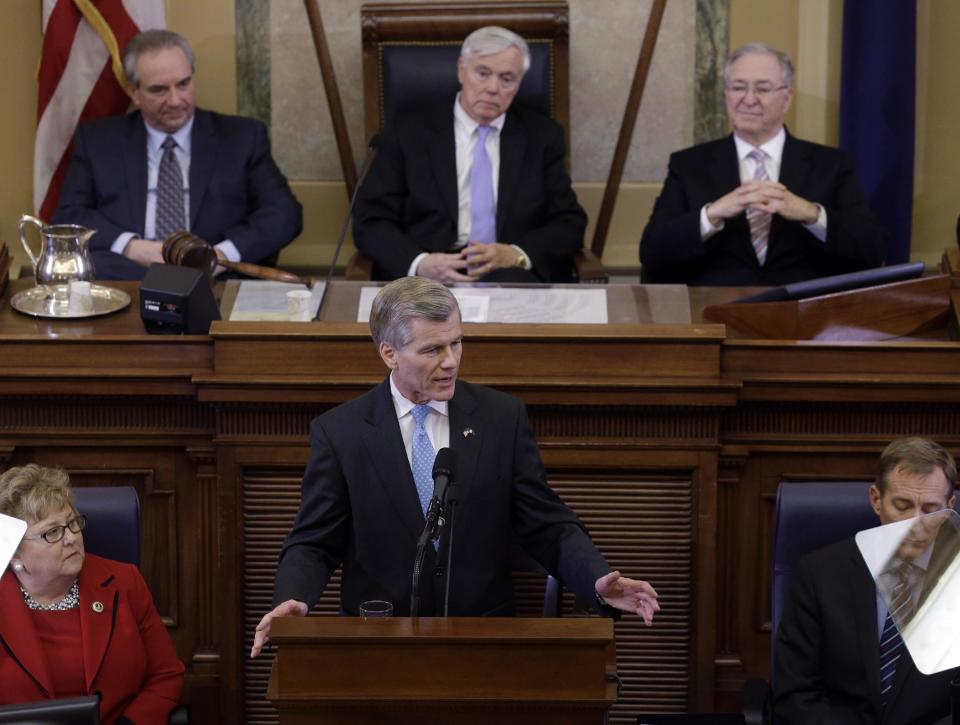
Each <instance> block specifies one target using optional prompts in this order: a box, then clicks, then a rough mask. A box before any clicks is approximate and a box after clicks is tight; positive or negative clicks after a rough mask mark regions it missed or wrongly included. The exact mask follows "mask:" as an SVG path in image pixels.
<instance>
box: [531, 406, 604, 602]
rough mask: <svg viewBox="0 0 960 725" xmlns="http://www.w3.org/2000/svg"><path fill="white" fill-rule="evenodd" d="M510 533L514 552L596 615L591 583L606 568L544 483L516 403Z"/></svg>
mask: <svg viewBox="0 0 960 725" xmlns="http://www.w3.org/2000/svg"><path fill="white" fill-rule="evenodd" d="M516 405H517V408H518V410H517V414H516V416H515V417H514V421H515V423H516V430H515V444H514V485H513V497H514V501H513V528H514V531H515V533H516V535H517V539H518V541H519V543H520V546H521V547H523V549H524V550H525V551H527V553H529V554H530V555H531V556H532V557H533V558H534V559H536V560H537V561H538V562H539V563H540V564H541V565H542V566H543V568H544V569H546V570H547V571H548V572H550V573H551V574H552V575H554V576H556V577H558V578H559V579H560V581H561V582H563V584H564V586H565V587H567V589H569V590H571V591H573V592H574V593H576V595H577V596H578V597H580V599H581V600H582V601H584V602H589V603H590V604H591V605H593V606H594V608H595V609H596V610H597V611H598V612H599V613H602V614H609V613H610V611H609V610H608V608H605V607H603V608H602V607H600V605H599V602H598V600H597V597H596V581H597V579H599V578H600V577H602V576H604V575H605V574H608V573H610V571H612V570H611V568H610V565H609V564H607V562H606V560H605V559H604V558H603V555H602V554H601V553H600V551H599V550H598V549H597V547H596V546H595V545H594V543H593V541H592V540H591V539H590V536H589V535H588V534H587V530H586V528H585V527H584V525H583V524H582V523H581V522H580V519H578V518H577V515H576V514H575V513H574V512H573V511H572V510H571V509H570V508H569V507H568V506H567V505H566V504H565V503H564V502H563V501H562V500H561V499H560V497H559V496H558V495H557V494H556V492H555V491H554V490H553V489H552V488H550V486H549V484H548V483H547V481H546V471H545V470H544V467H543V463H542V461H541V459H540V452H539V449H538V447H537V442H536V440H535V439H534V435H533V429H532V428H531V427H530V421H529V420H528V418H527V414H526V410H525V409H524V407H523V404H522V403H521V402H519V401H516Z"/></svg>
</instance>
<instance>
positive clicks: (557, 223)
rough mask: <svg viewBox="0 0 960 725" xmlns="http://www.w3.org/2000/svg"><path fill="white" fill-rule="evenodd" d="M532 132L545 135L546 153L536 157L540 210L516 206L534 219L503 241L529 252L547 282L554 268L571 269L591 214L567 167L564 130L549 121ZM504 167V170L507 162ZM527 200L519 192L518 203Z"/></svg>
mask: <svg viewBox="0 0 960 725" xmlns="http://www.w3.org/2000/svg"><path fill="white" fill-rule="evenodd" d="M545 121H546V119H545ZM531 132H535V133H538V134H540V133H542V134H543V137H544V146H543V150H542V154H541V156H540V157H539V158H538V159H536V161H537V162H538V163H539V164H540V169H539V174H540V182H541V184H542V200H541V203H540V207H539V209H536V210H535V211H534V210H532V209H514V210H513V211H512V212H511V213H514V214H519V215H521V216H527V215H529V217H530V218H529V219H528V220H525V221H524V223H523V224H522V225H521V226H523V227H525V229H524V230H523V231H521V232H520V233H519V236H518V237H517V238H516V239H501V240H500V241H501V242H503V243H504V244H516V245H517V246H518V247H520V248H521V249H522V250H523V251H524V252H526V254H527V256H528V257H530V262H531V263H532V264H533V269H534V271H535V272H538V273H539V276H541V277H542V278H543V280H544V281H545V282H549V281H551V280H550V271H551V270H568V269H569V268H570V260H571V259H572V258H573V256H574V255H575V254H576V253H577V252H578V251H579V250H580V248H581V247H583V234H584V231H585V230H586V228H587V215H586V212H584V211H583V208H582V207H581V206H580V204H579V202H578V201H577V196H576V194H575V193H574V191H573V186H572V185H571V182H570V176H569V175H568V174H567V170H566V168H564V156H565V151H564V142H563V129H562V128H561V127H560V126H558V125H557V124H555V123H552V122H548V123H545V124H544V128H543V129H537V130H536V131H531ZM532 143H533V140H532V139H528V145H529V144H532ZM500 168H501V170H502V169H503V163H501V165H500ZM525 200H526V196H525V195H524V194H522V193H521V194H519V195H518V200H517V203H523V202H524V201H525ZM498 203H499V202H498ZM509 226H510V227H514V226H516V225H513V224H509ZM508 233H509V232H508Z"/></svg>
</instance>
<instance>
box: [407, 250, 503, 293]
mask: <svg viewBox="0 0 960 725" xmlns="http://www.w3.org/2000/svg"><path fill="white" fill-rule="evenodd" d="M516 262H517V250H516V249H514V248H513V247H511V246H510V245H509V244H501V243H499V242H496V243H495V244H481V243H480V242H468V243H467V246H465V247H464V248H463V249H461V250H460V251H459V252H434V253H432V254H428V255H427V256H426V257H424V258H423V259H421V260H420V264H419V265H418V266H417V276H418V277H428V278H430V279H432V280H434V281H436V282H443V283H445V284H453V283H455V282H476V281H477V280H479V279H480V278H481V277H483V276H484V275H487V274H490V272H492V271H493V270H495V269H504V268H506V267H514V266H516Z"/></svg>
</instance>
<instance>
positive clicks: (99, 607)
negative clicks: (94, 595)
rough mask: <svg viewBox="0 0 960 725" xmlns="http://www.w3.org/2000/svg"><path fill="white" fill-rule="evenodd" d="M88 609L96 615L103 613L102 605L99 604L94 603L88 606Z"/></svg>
mask: <svg viewBox="0 0 960 725" xmlns="http://www.w3.org/2000/svg"><path fill="white" fill-rule="evenodd" d="M90 608H91V609H92V610H93V611H95V612H96V613H97V614H100V613H101V612H102V611H103V604H101V603H100V602H94V603H93V604H91V605H90Z"/></svg>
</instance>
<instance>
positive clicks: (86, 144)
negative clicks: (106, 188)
mask: <svg viewBox="0 0 960 725" xmlns="http://www.w3.org/2000/svg"><path fill="white" fill-rule="evenodd" d="M96 153H97V151H96V148H95V144H94V143H93V139H92V137H91V136H90V135H89V132H88V131H87V129H86V128H85V127H84V126H83V125H81V126H80V127H78V128H77V132H76V134H74V137H73V156H71V158H70V165H69V167H68V168H67V175H66V177H64V181H63V186H62V187H61V189H60V199H59V201H58V203H57V208H56V210H55V211H54V213H53V219H52V220H51V221H52V222H53V223H54V224H79V225H80V226H82V227H86V228H87V229H96V230H97V233H96V234H95V235H93V237H92V238H91V239H90V248H91V249H95V250H109V249H110V245H111V244H113V243H114V242H115V241H116V239H117V237H119V236H120V235H121V234H124V233H127V232H132V233H134V234H136V235H137V236H140V235H142V234H143V230H142V229H141V230H137V229H126V228H124V227H121V226H119V225H117V224H116V223H115V222H114V221H113V220H112V219H111V218H110V217H109V216H107V215H105V214H103V213H102V212H101V211H100V205H101V200H100V197H99V192H98V188H97V176H96V173H95V170H94V166H95V154H96ZM143 193H144V195H146V193H147V190H146V189H144V190H143Z"/></svg>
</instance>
